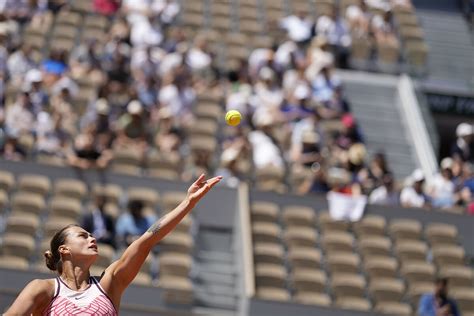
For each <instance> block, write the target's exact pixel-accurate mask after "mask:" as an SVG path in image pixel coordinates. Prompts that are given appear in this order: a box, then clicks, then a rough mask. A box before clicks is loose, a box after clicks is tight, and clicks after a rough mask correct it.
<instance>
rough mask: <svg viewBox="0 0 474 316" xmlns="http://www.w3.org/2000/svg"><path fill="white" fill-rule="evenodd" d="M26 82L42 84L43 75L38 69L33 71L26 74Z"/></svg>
mask: <svg viewBox="0 0 474 316" xmlns="http://www.w3.org/2000/svg"><path fill="white" fill-rule="evenodd" d="M25 81H27V82H41V81H43V74H42V73H41V71H40V70H38V69H31V70H29V71H28V72H27V73H26V76H25Z"/></svg>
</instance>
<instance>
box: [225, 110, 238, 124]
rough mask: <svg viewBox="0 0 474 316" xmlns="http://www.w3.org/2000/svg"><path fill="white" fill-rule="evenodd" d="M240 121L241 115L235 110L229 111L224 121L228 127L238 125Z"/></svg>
mask: <svg viewBox="0 0 474 316" xmlns="http://www.w3.org/2000/svg"><path fill="white" fill-rule="evenodd" d="M241 119H242V115H241V114H240V113H239V111H236V110H230V111H229V112H227V113H226V115H225V121H226V123H227V124H229V125H230V126H237V125H239V124H240V120H241Z"/></svg>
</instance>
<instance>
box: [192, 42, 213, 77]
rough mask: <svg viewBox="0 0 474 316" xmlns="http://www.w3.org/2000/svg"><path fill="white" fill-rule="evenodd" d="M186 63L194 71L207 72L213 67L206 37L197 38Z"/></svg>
mask: <svg viewBox="0 0 474 316" xmlns="http://www.w3.org/2000/svg"><path fill="white" fill-rule="evenodd" d="M186 63H187V64H188V65H189V67H190V68H191V69H192V70H194V71H201V70H205V69H207V68H209V67H210V66H211V63H212V57H211V55H210V54H209V52H208V42H207V39H206V38H205V36H196V38H195V39H194V45H193V47H191V48H190V49H189V51H188V54H187V58H186Z"/></svg>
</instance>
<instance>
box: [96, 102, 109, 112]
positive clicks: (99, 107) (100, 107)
mask: <svg viewBox="0 0 474 316" xmlns="http://www.w3.org/2000/svg"><path fill="white" fill-rule="evenodd" d="M95 108H96V111H97V113H99V114H103V115H107V114H109V110H110V107H109V103H108V102H107V100H106V99H104V98H100V99H98V100H97V101H96V103H95Z"/></svg>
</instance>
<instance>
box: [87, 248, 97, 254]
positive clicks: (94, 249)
mask: <svg viewBox="0 0 474 316" xmlns="http://www.w3.org/2000/svg"><path fill="white" fill-rule="evenodd" d="M87 252H88V253H93V254H98V253H99V248H97V247H89V248H87Z"/></svg>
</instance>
